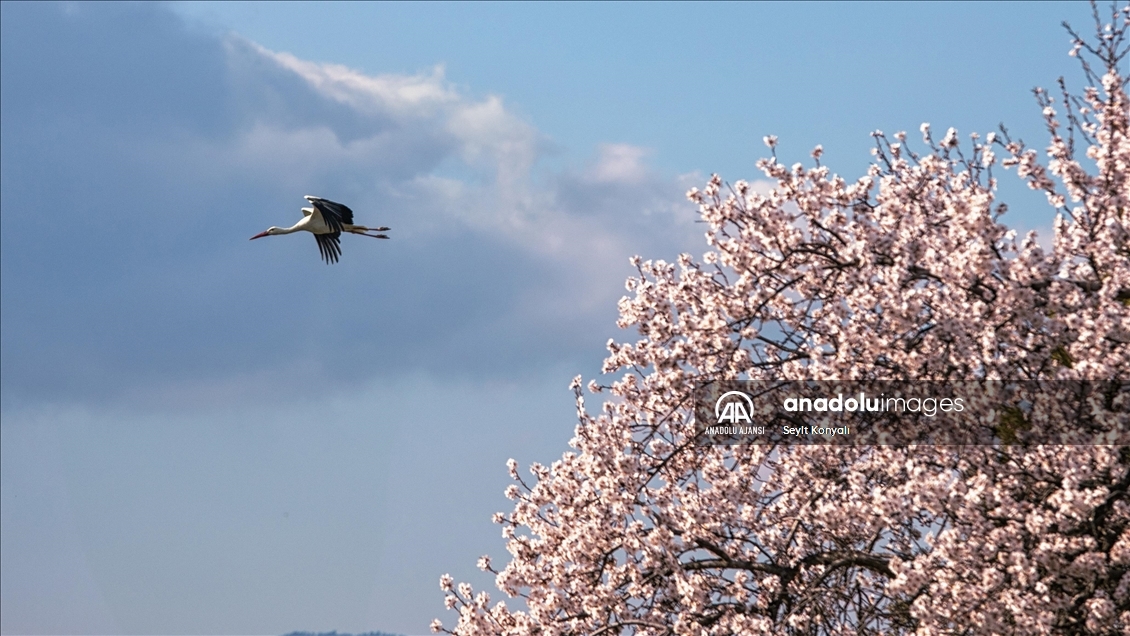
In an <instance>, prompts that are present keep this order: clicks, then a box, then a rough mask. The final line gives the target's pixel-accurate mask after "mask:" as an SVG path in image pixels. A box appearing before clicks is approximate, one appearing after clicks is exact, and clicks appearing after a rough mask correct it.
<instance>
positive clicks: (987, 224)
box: [433, 9, 1130, 636]
mask: <svg viewBox="0 0 1130 636" xmlns="http://www.w3.org/2000/svg"><path fill="white" fill-rule="evenodd" d="M1128 29H1130V11H1127V10H1126V9H1115V13H1114V15H1113V18H1112V20H1111V23H1110V25H1108V26H1106V27H1104V28H1100V30H1099V38H1098V43H1097V44H1095V45H1093V46H1092V45H1091V44H1089V43H1086V42H1084V41H1082V40H1081V39H1079V38H1076V40H1077V46H1076V48H1075V49H1074V50H1073V52H1074V53H1078V52H1079V51H1080V50H1086V51H1088V52H1090V53H1092V54H1093V56H1094V57H1097V58H1098V59H1099V60H1100V61H1101V62H1103V63H1104V64H1105V69H1104V72H1103V74H1102V75H1101V76H1099V77H1094V75H1093V74H1092V73H1091V71H1090V68H1089V67H1086V72H1087V74H1088V77H1094V79H1095V80H1096V81H1095V82H1094V83H1095V84H1096V86H1094V87H1093V88H1088V89H1087V90H1086V91H1085V92H1084V94H1083V95H1082V96H1081V97H1079V98H1072V97H1070V96H1069V95H1067V94H1066V92H1065V93H1064V99H1063V100H1062V101H1061V100H1057V99H1055V98H1053V97H1052V96H1050V94H1048V93H1046V92H1042V91H1041V92H1038V93H1037V98H1038V99H1039V101H1040V105H1041V108H1042V109H1043V114H1044V118H1045V121H1046V124H1047V128H1048V131H1049V133H1050V136H1051V143H1050V145H1049V146H1048V148H1047V151H1046V165H1045V163H1044V162H1042V161H1041V158H1040V156H1039V155H1040V153H1038V152H1037V151H1035V150H1033V149H1030V148H1028V147H1026V146H1025V145H1024V144H1022V143H1021V142H1019V141H1015V140H1013V139H1011V138H1010V137H1009V135H1008V134H1007V132H1006V131H1004V130H1003V129H1002V131H1001V132H1000V133H999V134H997V133H994V134H990V135H986V136H985V137H984V138H981V137H980V136H976V135H975V136H973V139H972V142H971V145H964V144H962V143H960V142H959V140H958V135H957V132H956V131H954V130H952V129H951V130H949V131H948V132H947V133H946V134H945V135H944V136H943V138H942V140H941V141H935V138H934V137H933V134H932V132H931V129H930V127H929V126H928V125H923V127H922V129H921V132H922V135H923V142H922V143H923V146H924V147H925V148H926V149H927V150H923V151H921V152H915V151H913V150H912V146H911V145H910V144H908V142H907V139H906V137H907V136H906V134H905V133H897V134H895V135H893V136H892V137H888V136H887V135H885V134H883V133H881V132H876V133H875V134H874V135H875V139H876V151H875V161H874V162H873V164H872V166H871V167H870V169H869V170H868V172H867V174H865V175H864V176H862V177H860V178H858V179H855V180H847V179H844V178H842V177H840V176H837V175H835V174H833V173H831V172H830V171H829V169H828V168H827V167H825V166H822V165H820V163H819V158H820V154H821V152H820V149H819V148H817V150H816V151H815V152H813V157H814V158H815V159H816V165H815V166H813V167H810V168H806V167H804V166H803V165H801V164H797V165H795V166H791V167H790V166H785V165H783V164H781V163H779V162H778V161H777V159H776V154H775V153H776V147H777V145H778V141H777V138H776V137H767V138H766V140H765V141H766V145H768V146H769V147H770V149H772V150H773V156H772V157H770V158H767V159H764V160H762V161H760V162H759V163H758V168H759V169H760V170H761V171H762V172H763V173H764V175H765V177H766V178H767V179H769V180H770V181H771V182H772V183H773V184H774V186H773V187H772V188H771V189H769V190H768V191H763V190H759V189H756V188H754V187H753V186H752V185H751V184H750V183H747V182H745V181H738V182H736V183H733V184H732V185H727V184H726V183H725V182H723V180H722V179H721V178H720V177H718V176H714V177H713V178H711V179H710V181H709V182H708V183H707V184H706V185H705V186H704V187H703V188H702V189H701V190H699V189H693V190H691V191H690V192H689V193H688V197H689V198H690V199H691V200H692V201H694V202H695V203H696V204H697V205H698V207H699V211H700V214H701V217H702V219H703V220H704V221H705V222H706V223H708V224H709V228H710V230H709V233H708V234H707V241H708V243H709V248H710V251H708V252H707V253H706V254H705V255H704V256H703V258H702V259H701V261H698V260H696V259H694V258H692V257H691V256H690V255H687V254H683V255H681V256H679V258H678V260H677V262H676V263H668V262H664V261H658V260H648V261H643V260H640V259H638V258H636V259H633V263H634V264H635V266H636V267H637V268H638V271H639V275H638V277H635V278H632V279H630V280H629V281H628V285H627V287H628V290H629V292H630V293H631V294H632V295H631V296H629V297H625V298H624V299H622V300H621V302H620V320H619V324H620V326H621V327H624V328H635V329H636V330H637V331H638V332H639V338H638V339H637V340H636V341H634V342H628V343H620V342H609V344H608V349H609V352H610V353H609V356H608V358H607V360H606V362H605V367H604V371H605V372H606V373H610V374H611V373H618V374H619V375H618V376H617V377H618V379H617V380H616V381H615V382H614V383H612V384H611V386H599V385H597V384H596V383H590V384H589V387H588V388H589V391H590V392H596V393H609V394H611V395H610V397H609V399H607V400H606V401H605V402H604V403H603V404H602V405H601V407H600V410H599V412H598V413H595V414H593V413H590V412H589V410H588V409H587V408H586V405H585V396H584V391H583V389H582V384H581V379H580V378H579V377H578V378H577V379H576V380H575V381H574V384H573V390H574V392H575V394H576V400H577V409H578V417H579V423H578V426H577V428H576V432H575V436H574V438H573V439H572V442H571V444H572V447H573V451H572V452H569V453H567V454H565V455H564V456H562V458H561V459H560V460H558V461H556V462H554V463H553V464H552V465H551V466H542V465H538V464H534V465H533V466H531V467H530V473H531V475H532V477H533V479H532V480H526V479H523V478H522V476H521V474H520V473H519V471H518V466H517V463H516V462H514V461H513V460H512V461H511V463H510V464H509V471H510V474H511V477H512V478H513V479H514V480H515V483H514V485H513V486H511V487H510V489H508V491H507V495H508V496H509V497H510V498H511V499H513V500H514V502H515V504H514V509H513V510H512V511H511V512H509V513H499V514H498V515H496V517H495V521H496V522H498V523H500V524H501V525H502V527H503V535H504V537H505V538H506V540H507V547H508V550H509V553H510V555H511V560H510V562H509V563H508V564H506V565H505V567H503V568H502V569H500V570H496V569H495V568H494V566H493V565H492V563H491V561H490V559H487V558H485V557H484V558H483V559H481V560H480V563H479V565H480V567H481V568H482V569H483V570H485V571H489V572H493V573H495V574H496V583H497V586H498V588H499V590H500V591H501V592H502V593H503V594H505V595H506V596H507V597H509V598H510V599H512V600H511V603H512V604H513V607H511V606H510V605H507V603H506V602H505V601H498V602H495V603H493V604H492V603H491V598H490V596H489V594H487V593H486V592H478V593H476V592H475V591H474V590H473V589H471V587H470V586H469V585H467V584H460V585H458V586H455V585H454V583H453V581H452V580H451V578H450V577H447V576H445V578H444V579H443V581H442V582H441V585H442V587H443V589H444V592H445V595H446V598H447V606H448V608H449V609H454V610H456V611H457V612H458V622H457V624H456V625H454V626H453V627H451V628H450V629H448V628H445V627H444V626H443V625H442V623H440V622H439V621H438V620H437V621H435V622H434V623H433V629H434V630H435V631H445V632H448V633H451V634H459V635H461V636H480V635H487V634H507V635H510V634H513V635H517V634H546V635H551V634H552V635H556V634H590V635H592V636H602V635H604V634H622V633H628V634H639V635H644V634H654V635H659V634H680V635H688V636H690V635H695V636H706V635H718V636H721V635H723V634H829V635H831V634H896V633H903V634H922V635H927V634H951V633H954V634H956V633H961V634H1068V633H1070V634H1111V633H1130V499H1128V497H1127V488H1128V486H1130V449H1128V448H1125V447H1115V446H1070V447H1069V446H1050V445H1043V446H1039V445H1036V446H1009V445H1003V444H1001V445H985V446H964V447H953V446H901V447H900V446H809V445H793V446H784V445H748V446H702V445H696V444H695V439H694V431H695V427H694V424H693V422H692V421H691V417H692V406H691V404H690V399H691V396H692V394H693V391H694V385H695V382H700V381H702V380H704V379H706V380H709V379H717V380H738V379H748V380H756V381H780V380H794V379H817V380H861V381H866V380H873V381H927V382H943V383H944V382H947V381H956V380H969V379H983V380H985V381H993V382H1009V381H1032V380H1041V379H1043V380H1055V381H1064V380H1070V381H1094V380H1111V379H1117V378H1123V379H1125V376H1126V373H1127V371H1128V370H1130V235H1128V232H1130V101H1128V97H1127V80H1126V78H1125V77H1123V75H1122V74H1121V73H1120V71H1119V64H1120V63H1121V61H1122V60H1124V59H1125V52H1126V35H1127V31H1128ZM1061 111H1062V112H1063V114H1062V115H1061V114H1060V112H1061ZM1061 117H1064V118H1065V121H1066V122H1067V123H1066V124H1064V123H1063V122H1062V121H1061V119H1060V118H1061ZM1079 145H1083V146H1085V151H1084V153H1083V155H1084V157H1079V156H1078V153H1077V151H1076V148H1077V147H1078V146H1079ZM1003 169H1008V170H1015V171H1016V173H1017V174H1018V175H1019V176H1020V177H1021V178H1022V179H1024V180H1025V181H1026V182H1027V183H1028V185H1029V186H1030V187H1031V188H1033V189H1036V190H1039V191H1042V192H1044V193H1045V194H1046V195H1047V200H1048V202H1049V204H1050V205H1051V206H1052V207H1053V208H1054V209H1055V211H1056V213H1057V217H1056V223H1055V227H1054V232H1055V236H1054V241H1053V244H1052V245H1051V247H1050V248H1048V249H1045V248H1043V247H1041V245H1040V244H1039V243H1038V242H1037V240H1036V236H1035V235H1034V234H1029V235H1028V236H1026V237H1024V238H1023V239H1018V238H1017V236H1016V233H1015V232H1013V231H1011V230H1009V229H1008V228H1007V227H1006V226H1005V225H1004V224H1003V222H1002V215H1003V214H1004V213H1005V212H1006V207H1005V206H1004V204H1002V203H999V202H997V201H996V196H995V192H996V178H997V175H998V173H999V172H1000V171H1001V170H1003ZM1108 407H1109V408H1111V409H1112V413H1114V414H1115V417H1126V413H1127V409H1128V407H1130V405H1127V404H1125V403H1122V402H1118V403H1115V404H1111V405H1108Z"/></svg>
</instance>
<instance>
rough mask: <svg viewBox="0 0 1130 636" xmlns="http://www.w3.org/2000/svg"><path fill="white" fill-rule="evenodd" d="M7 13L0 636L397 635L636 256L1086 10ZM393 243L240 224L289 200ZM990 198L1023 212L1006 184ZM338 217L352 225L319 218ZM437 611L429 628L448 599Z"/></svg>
mask: <svg viewBox="0 0 1130 636" xmlns="http://www.w3.org/2000/svg"><path fill="white" fill-rule="evenodd" d="M0 7H2V9H0V10H2V16H0V18H2V19H0V29H2V34H0V35H2V37H0V47H2V51H0V53H2V54H0V80H2V87H0V115H2V122H0V123H2V125H0V186H2V187H0V223H2V227H0V320H2V323H3V329H2V330H0V354H2V355H0V416H2V417H0V458H2V461H0V471H2V480H0V503H2V506H0V523H2V527H0V548H2V552H3V559H2V560H0V631H2V632H3V633H4V634H110V633H124V634H272V633H274V634H278V633H283V632H287V631H291V630H297V629H307V630H331V629H337V630H339V631H364V630H373V629H380V630H386V631H398V632H404V633H410V634H411V633H415V634H421V633H424V632H425V631H426V627H427V624H428V622H429V621H430V620H431V619H432V618H433V617H436V616H443V615H444V612H443V606H442V595H441V594H440V593H439V589H438V584H437V581H438V578H439V576H440V574H442V573H444V572H451V573H452V574H454V575H455V576H456V578H457V579H461V580H471V581H474V582H476V584H477V585H479V586H483V585H484V584H485V585H488V586H489V580H488V579H486V578H485V577H483V576H481V575H480V574H479V573H478V572H477V571H476V570H475V568H474V563H475V560H476V558H477V557H478V556H479V555H481V554H484V553H490V554H492V555H494V556H495V561H496V562H504V559H503V555H504V554H505V552H504V549H503V543H502V539H501V537H500V536H499V532H498V527H497V526H494V525H492V524H491V523H490V522H489V517H490V514H491V513H493V512H495V511H498V510H503V509H506V508H507V507H508V506H507V503H508V502H507V501H506V500H505V499H504V498H503V497H502V495H501V493H502V490H503V488H504V487H505V485H506V484H507V483H508V480H507V477H506V473H505V468H504V462H505V460H506V459H507V458H509V457H515V458H516V459H518V460H519V462H520V463H521V464H522V465H528V464H529V463H530V462H531V461H542V462H548V461H551V460H552V459H553V458H554V457H555V456H557V455H558V454H559V453H561V452H562V451H563V450H565V448H566V444H567V441H568V439H569V437H570V436H571V434H572V429H573V425H574V412H573V406H572V401H571V395H570V393H569V391H568V390H567V385H568V382H569V380H570V379H571V378H572V377H573V376H574V375H576V374H578V373H580V374H584V375H585V377H586V378H591V377H594V376H595V375H596V374H597V373H598V372H599V364H600V360H601V358H602V357H603V354H604V343H605V342H606V341H607V340H608V338H609V337H617V338H621V339H627V338H630V337H631V336H632V335H633V334H629V333H621V332H619V331H618V330H617V329H616V327H615V317H616V301H617V299H618V298H619V297H620V296H621V295H623V293H624V291H623V289H624V288H623V281H624V279H625V278H626V277H627V276H629V275H630V274H631V268H630V266H629V265H628V258H629V257H630V256H631V255H633V254H640V255H642V256H644V257H645V258H662V259H666V260H669V261H671V260H674V259H675V257H676V256H677V254H678V253H679V252H681V251H690V252H692V253H694V254H696V255H697V254H701V252H702V250H703V248H704V242H703V239H702V232H703V228H702V226H701V225H697V224H696V223H695V211H694V208H693V206H691V205H690V204H689V203H687V202H686V200H685V199H684V198H683V192H685V191H686V189H688V188H689V187H691V186H695V185H698V186H701V185H702V183H703V181H704V180H705V179H706V178H707V177H708V175H709V174H710V173H712V172H718V173H720V174H722V176H723V177H724V178H726V179H727V180H731V181H733V180H737V179H741V178H745V179H755V178H757V177H758V175H757V174H756V173H755V171H754V169H753V165H754V162H755V161H756V160H757V159H758V158H759V157H760V156H762V155H763V154H764V153H765V148H764V146H763V145H762V144H761V141H760V140H761V137H762V136H764V135H767V134H775V135H778V136H779V137H780V138H781V147H780V151H779V154H780V155H781V157H782V159H783V160H784V161H787V162H790V163H791V162H793V161H799V160H805V159H807V156H808V152H809V151H810V150H811V148H812V146H814V145H815V144H818V143H819V144H823V146H824V148H825V163H827V164H828V165H830V166H831V167H832V169H833V170H834V171H837V172H839V173H841V174H844V175H845V176H849V177H854V176H858V174H860V173H861V172H862V171H863V170H864V169H865V168H866V165H867V161H868V158H869V154H868V150H869V148H870V146H871V140H870V138H869V136H868V133H869V132H870V131H871V130H874V129H876V128H879V129H882V130H885V131H887V132H894V131H896V130H910V131H916V130H917V128H918V125H919V123H921V122H923V121H929V122H931V123H932V124H933V125H934V127H935V129H941V130H944V129H945V128H946V127H949V126H954V127H956V128H958V129H959V130H960V131H961V132H962V133H963V135H964V134H967V133H968V132H972V131H980V132H982V133H984V132H988V131H990V130H993V129H995V127H996V126H997V124H998V123H1000V122H1004V123H1006V124H1007V125H1008V126H1009V128H1010V130H1012V131H1013V133H1014V134H1015V135H1017V136H1020V137H1022V138H1024V139H1025V140H1028V141H1029V142H1031V143H1032V144H1033V145H1035V146H1037V147H1040V146H1042V145H1043V143H1044V135H1043V132H1042V128H1041V127H1042V122H1041V120H1040V118H1039V113H1038V109H1037V108H1036V107H1035V104H1034V102H1033V100H1032V97H1031V95H1030V90H1031V89H1032V88H1033V87H1034V86H1037V85H1043V86H1049V87H1050V86H1053V85H1054V82H1055V80H1056V78H1057V77H1059V76H1060V75H1066V76H1067V77H1068V78H1069V82H1074V84H1075V85H1076V86H1077V85H1078V78H1079V74H1078V73H1077V71H1076V67H1075V66H1074V61H1073V60H1071V59H1070V58H1068V57H1067V55H1066V52H1067V50H1068V48H1069V42H1068V38H1067V36H1066V34H1065V33H1064V32H1063V30H1062V28H1061V27H1060V26H1059V23H1060V22H1061V21H1062V20H1065V19H1066V20H1069V21H1070V22H1072V23H1073V24H1075V25H1077V26H1080V27H1084V28H1085V27H1086V25H1087V24H1088V21H1089V9H1088V7H1087V6H1086V5H1085V4H1082V3H1067V4H1065V3H1023V4H1022V3H1010V4H989V3H968V4H919V3H916V4H889V3H875V4H639V3H633V4H576V3H571V4H497V5H496V4H490V5H483V4H423V5H418V4H368V5H366V4H356V3H349V4H317V5H314V4H298V3H285V4H211V3H174V4H160V5H156V4H128V5H126V4H121V5H118V4H114V5H98V4H87V3H81V4H25V3H9V2H5V3H3V4H2V5H0ZM305 194H317V195H320V196H324V197H327V198H331V199H335V200H340V201H343V202H346V203H348V204H349V205H351V206H352V207H353V208H354V210H355V211H356V213H357V217H358V220H359V221H360V222H362V223H367V224H370V225H389V226H392V227H393V231H392V235H393V237H394V238H393V240H390V241H381V242H376V241H364V240H362V239H360V238H358V237H349V236H347V237H344V238H343V250H344V255H343V257H342V261H341V262H340V263H339V264H337V265H333V266H326V265H324V264H322V263H321V262H320V261H319V259H318V253H317V249H316V247H315V244H314V241H313V239H312V238H310V237H309V236H305V235H302V236H286V237H273V238H268V239H264V240H261V241H256V242H254V243H250V242H248V240H247V238H248V237H250V236H251V235H253V234H255V233H257V232H260V231H262V230H263V229H265V228H266V227H267V226H270V225H279V226H285V225H290V224H292V223H293V222H294V221H296V220H297V218H298V215H299V212H298V208H299V207H300V206H301V205H302V203H303V201H302V198H301V197H302V195H305ZM1001 195H1002V197H1003V198H1004V199H1005V200H1006V201H1008V202H1009V203H1010V206H1011V210H1012V211H1011V212H1010V213H1009V217H1010V218H1009V221H1010V223H1012V224H1013V225H1014V226H1016V227H1020V228H1022V229H1031V228H1047V227H1048V226H1050V220H1051V219H1050V216H1049V212H1048V209H1047V207H1046V206H1045V205H1043V204H1042V202H1041V199H1040V197H1038V196H1035V195H1033V194H1031V193H1028V192H1026V191H1025V190H1024V189H1023V188H1022V187H1020V186H1018V185H1017V183H1016V182H1015V180H1014V177H1013V176H1012V175H1007V174H1006V175H1004V176H1003V177H1002V188H1001ZM351 239H353V240H351ZM448 620H450V618H448Z"/></svg>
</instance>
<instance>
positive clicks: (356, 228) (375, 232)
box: [346, 225, 389, 239]
mask: <svg viewBox="0 0 1130 636" xmlns="http://www.w3.org/2000/svg"><path fill="white" fill-rule="evenodd" d="M388 230H389V228H387V227H365V226H364V225H352V226H350V227H348V228H346V231H347V232H351V233H353V234H359V235H361V236H368V237H369V238H382V239H386V238H388V236H386V235H384V234H381V232H387V231H388ZM370 232H371V234H370Z"/></svg>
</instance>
